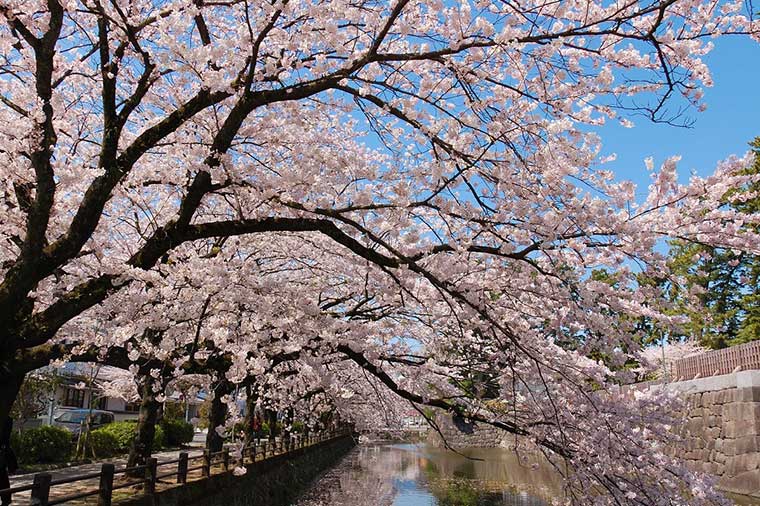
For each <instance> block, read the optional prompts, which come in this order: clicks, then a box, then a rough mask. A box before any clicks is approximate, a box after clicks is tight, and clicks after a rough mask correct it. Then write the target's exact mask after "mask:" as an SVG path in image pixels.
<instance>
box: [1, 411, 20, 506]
mask: <svg viewBox="0 0 760 506" xmlns="http://www.w3.org/2000/svg"><path fill="white" fill-rule="evenodd" d="M12 432H13V419H12V418H11V417H8V418H6V419H5V422H4V423H3V427H2V430H0V490H4V489H6V488H11V483H10V480H9V479H8V474H9V473H15V472H16V471H17V470H18V462H17V461H16V454H15V453H13V448H11V433H12ZM9 504H11V493H10V492H6V493H4V494H1V495H0V506H8V505H9Z"/></svg>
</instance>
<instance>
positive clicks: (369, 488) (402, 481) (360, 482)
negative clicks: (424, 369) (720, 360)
mask: <svg viewBox="0 0 760 506" xmlns="http://www.w3.org/2000/svg"><path fill="white" fill-rule="evenodd" d="M561 494H562V485H561V482H560V480H559V476H558V475H557V474H556V473H555V472H554V470H553V469H551V468H550V467H548V466H546V465H541V463H540V462H538V461H536V460H535V459H533V458H531V456H530V455H523V456H517V455H515V454H514V453H512V452H509V451H506V450H503V449H498V448H493V449H491V448H470V449H464V450H462V455H458V454H456V453H453V452H450V451H447V450H443V449H437V448H432V447H429V446H425V445H413V444H384V445H366V446H364V445H362V446H358V447H357V448H355V449H354V450H352V451H351V453H350V454H349V455H347V456H346V457H345V458H344V459H343V460H342V461H341V462H340V464H338V465H337V466H336V467H334V468H333V469H331V470H330V471H328V472H327V473H326V474H325V475H324V476H323V477H322V478H321V479H319V480H318V481H317V482H316V483H315V485H314V486H313V487H312V488H311V489H310V490H309V491H308V492H307V493H306V494H305V495H304V496H303V497H302V498H301V499H300V500H299V501H298V502H296V503H295V505H294V506H327V505H330V506H545V505H548V504H549V501H550V498H552V497H561ZM735 499H736V504H737V505H742V506H744V505H753V506H754V505H758V504H760V503H758V502H755V500H752V499H749V498H741V499H740V498H735Z"/></svg>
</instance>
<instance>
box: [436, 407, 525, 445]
mask: <svg viewBox="0 0 760 506" xmlns="http://www.w3.org/2000/svg"><path fill="white" fill-rule="evenodd" d="M436 425H438V429H439V430H438V431H436V430H433V429H431V430H429V431H428V436H427V443H428V444H429V445H432V446H435V447H438V448H441V447H444V446H446V445H448V446H449V447H451V448H499V447H503V448H508V447H510V446H511V445H512V442H513V439H514V437H513V436H511V435H510V434H508V433H506V432H504V431H503V430H500V429H497V428H496V427H492V426H491V425H486V424H479V423H476V422H467V421H465V420H463V419H461V418H458V417H452V416H451V415H450V414H447V413H439V414H438V415H437V416H436ZM439 431H440V432H439ZM441 436H443V437H441ZM444 440H445V442H444Z"/></svg>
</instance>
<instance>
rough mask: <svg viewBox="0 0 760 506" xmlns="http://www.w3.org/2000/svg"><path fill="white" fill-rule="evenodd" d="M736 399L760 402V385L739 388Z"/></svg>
mask: <svg viewBox="0 0 760 506" xmlns="http://www.w3.org/2000/svg"><path fill="white" fill-rule="evenodd" d="M736 400H737V401H739V402H760V387H757V386H753V387H744V388H737V389H736Z"/></svg>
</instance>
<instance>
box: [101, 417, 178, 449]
mask: <svg viewBox="0 0 760 506" xmlns="http://www.w3.org/2000/svg"><path fill="white" fill-rule="evenodd" d="M101 431H102V432H104V433H107V434H110V436H112V437H113V440H114V441H115V442H116V444H117V448H118V451H119V452H124V451H127V450H129V447H130V446H131V445H132V440H133V439H134V438H135V433H136V432H137V422H136V421H134V420H124V421H121V422H114V423H109V424H108V425H104V426H103V427H101V428H99V429H97V430H96V431H93V432H101ZM163 446H164V431H163V429H162V428H161V426H160V425H156V433H155V434H154V436H153V450H160V449H161V448H162V447H163Z"/></svg>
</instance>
